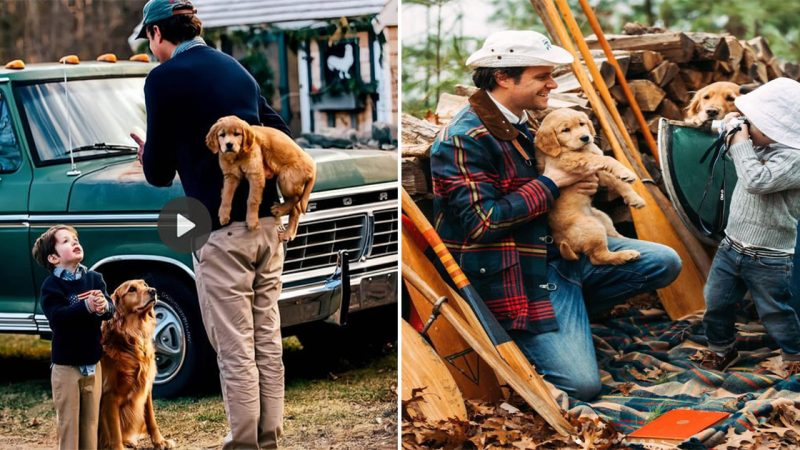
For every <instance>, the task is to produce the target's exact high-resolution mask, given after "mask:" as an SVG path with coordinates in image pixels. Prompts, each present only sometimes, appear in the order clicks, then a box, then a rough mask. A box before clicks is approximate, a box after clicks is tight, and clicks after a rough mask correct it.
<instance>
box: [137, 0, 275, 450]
mask: <svg viewBox="0 0 800 450" xmlns="http://www.w3.org/2000/svg"><path fill="white" fill-rule="evenodd" d="M195 13H196V10H195V8H194V6H193V5H192V4H191V3H189V2H188V1H183V0H150V1H149V2H147V4H146V5H145V6H144V21H143V22H144V25H143V26H142V32H141V33H140V35H139V36H140V37H147V39H148V40H149V41H150V50H152V52H153V54H154V55H155V56H156V58H157V59H158V60H159V61H160V62H161V65H159V66H158V67H156V68H155V69H153V70H152V71H151V72H150V74H149V75H148V77H147V81H146V82H145V87H144V90H145V103H146V106H147V140H146V142H141V140H140V139H139V142H140V143H139V145H140V150H141V151H142V153H141V161H142V165H143V167H144V174H145V177H146V178H147V181H148V182H149V183H150V184H153V185H155V186H169V185H170V184H171V183H172V180H173V179H174V178H175V173H176V171H177V173H178V176H179V177H180V180H181V184H182V185H183V189H184V191H185V193H186V195H187V196H190V197H193V198H195V199H197V200H199V201H200V202H201V203H203V205H205V207H206V208H207V209H208V210H209V211H217V210H218V209H219V205H220V195H221V192H222V184H223V177H222V172H221V170H220V168H219V163H218V159H217V156H216V155H214V154H212V153H211V151H210V150H209V149H208V148H206V145H205V136H206V134H207V133H208V130H209V129H210V128H211V125H213V124H214V122H216V120H217V119H219V118H220V117H223V116H228V115H236V116H238V117H240V118H241V119H243V120H245V121H246V122H248V123H250V124H253V125H257V124H263V125H265V126H271V127H274V128H278V129H280V130H282V131H284V132H285V133H286V134H289V130H288V127H287V126H286V124H285V123H284V122H283V121H282V120H281V119H280V117H279V116H278V115H277V114H275V112H274V111H272V110H271V109H269V107H268V106H267V105H266V101H265V100H264V99H263V97H261V96H260V92H259V87H258V84H257V83H256V81H255V79H253V77H252V76H251V75H250V74H249V73H248V72H247V71H246V70H245V69H244V68H243V67H242V66H241V65H240V64H239V63H238V62H237V61H236V60H235V59H233V58H231V57H230V56H228V55H226V54H224V53H222V52H220V51H218V50H216V49H213V48H211V47H208V46H206V45H205V42H204V41H203V39H202V38H200V32H201V30H202V24H201V22H200V20H199V19H198V18H197V16H196V15H195ZM134 139H137V138H135V137H134ZM248 188H249V187H248V185H247V182H246V180H243V181H242V183H241V184H240V186H239V188H238V189H237V191H236V193H235V195H234V198H233V208H232V210H231V223H230V224H229V225H227V226H225V227H221V226H220V224H219V219H218V218H217V215H216V214H211V217H212V230H213V231H212V233H211V235H210V236H209V238H208V241H207V242H206V244H205V245H204V246H203V247H202V248H201V249H200V251H198V252H195V257H196V259H194V271H195V275H196V282H197V293H198V298H199V301H200V310H201V314H202V317H203V324H204V326H205V329H206V332H207V334H208V338H209V341H210V342H211V345H212V346H213V347H214V350H216V352H217V363H218V365H219V371H220V382H221V385H222V393H223V399H224V402H225V411H226V413H227V415H228V422H229V424H230V427H231V433H230V434H229V435H228V436H226V438H225V440H224V443H223V448H224V449H233V448H261V449H263V448H277V439H278V437H279V436H280V434H281V430H282V423H283V396H284V369H283V361H282V347H281V330H280V315H279V312H278V297H279V295H280V291H281V279H280V276H281V271H282V270H283V257H284V250H283V245H282V242H280V240H279V238H278V230H277V226H278V225H279V224H280V223H279V222H277V221H276V220H275V218H274V217H272V214H271V213H270V210H269V209H270V206H271V205H272V204H273V203H274V202H275V201H276V200H277V198H278V196H277V188H276V184H275V179H274V178H273V179H272V180H267V184H266V187H265V189H264V198H263V201H262V202H261V208H260V211H259V217H260V228H259V229H258V230H253V231H250V230H248V229H247V227H246V225H245V223H244V220H245V212H246V210H247V204H246V199H247V192H248Z"/></svg>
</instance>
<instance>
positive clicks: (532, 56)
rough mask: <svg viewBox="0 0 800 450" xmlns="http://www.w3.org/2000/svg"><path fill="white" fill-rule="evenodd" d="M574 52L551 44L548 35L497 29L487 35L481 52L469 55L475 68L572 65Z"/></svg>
mask: <svg viewBox="0 0 800 450" xmlns="http://www.w3.org/2000/svg"><path fill="white" fill-rule="evenodd" d="M571 62H572V55H571V54H570V53H569V52H568V51H566V50H564V49H563V48H561V47H559V46H557V45H553V44H551V43H550V39H548V38H547V36H545V35H543V34H541V33H537V32H535V31H516V30H507V31H498V32H496V33H492V34H491V35H489V37H487V38H486V41H485V42H484V43H483V47H481V48H480V49H479V50H478V51H476V52H475V53H473V54H472V55H470V56H469V58H467V65H468V66H469V67H471V68H473V69H474V68H476V67H530V66H556V65H558V64H569V63H571Z"/></svg>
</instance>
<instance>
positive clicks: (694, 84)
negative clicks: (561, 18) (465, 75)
mask: <svg viewBox="0 0 800 450" xmlns="http://www.w3.org/2000/svg"><path fill="white" fill-rule="evenodd" d="M624 31H625V32H626V33H628V34H622V35H606V39H607V40H608V42H609V45H610V46H611V48H612V49H613V50H614V56H615V58H616V59H617V61H618V62H619V65H620V68H621V69H622V72H623V73H624V74H625V78H626V80H627V81H628V85H629V86H630V88H631V90H632V91H633V93H634V96H635V98H636V102H637V104H638V105H639V108H640V109H641V110H642V113H643V114H644V116H645V118H646V120H647V123H648V128H650V132H651V133H652V134H653V136H655V135H656V134H657V132H658V120H659V119H660V118H661V117H665V118H667V119H672V120H682V119H683V115H684V110H685V108H686V107H687V106H688V104H689V102H690V101H691V98H692V95H693V94H694V92H695V91H697V90H699V89H700V88H702V87H704V86H706V85H708V84H711V83H714V82H717V81H731V82H733V83H736V84H739V85H742V86H745V89H753V88H755V87H757V86H758V85H760V84H763V83H766V82H767V81H769V80H772V79H774V78H777V77H781V76H784V77H789V78H793V79H800V66H798V65H797V64H794V63H788V62H781V61H779V60H778V59H777V58H776V57H775V56H774V55H773V53H772V51H771V50H770V48H769V45H768V43H767V41H766V39H764V38H763V37H756V38H754V39H750V40H743V39H737V38H736V37H734V36H731V35H720V34H712V33H701V32H670V31H663V30H660V29H653V28H645V27H642V26H640V25H638V24H627V25H626V26H625V27H624ZM586 43H587V44H588V46H589V48H591V49H593V50H592V54H593V56H594V59H595V62H596V63H597V65H598V67H599V68H600V74H601V76H602V77H603V79H604V81H605V82H606V84H607V85H608V86H609V87H610V90H611V94H612V96H613V97H614V100H615V101H616V102H617V106H618V108H619V112H620V114H621V115H622V118H623V120H624V122H625V125H626V128H627V129H628V131H629V132H630V133H631V136H632V137H633V138H634V144H639V147H640V148H641V149H642V150H643V151H642V153H643V154H644V155H645V156H647V153H649V152H648V151H646V150H645V149H646V147H645V145H644V139H643V136H642V134H641V130H640V129H639V124H638V122H637V121H636V119H635V117H634V114H633V112H632V110H631V108H630V106H629V105H628V101H627V99H626V98H625V96H624V94H623V91H622V89H621V87H620V86H619V85H618V83H617V79H616V73H615V71H614V68H613V66H612V65H611V64H610V63H609V62H608V61H607V60H606V57H605V55H604V54H603V51H602V50H601V49H600V48H601V47H600V44H599V43H598V42H597V39H596V38H595V37H594V36H589V37H587V38H586ZM553 76H554V78H555V79H556V81H557V82H558V84H559V87H558V88H557V89H556V90H555V91H554V92H552V93H551V99H550V102H549V106H550V108H561V107H573V108H577V109H581V110H583V111H584V112H586V113H588V114H589V115H590V116H592V115H593V113H592V111H591V107H590V106H589V105H588V101H587V100H586V97H585V96H584V94H583V93H582V92H581V88H580V85H579V84H578V82H577V79H576V78H575V75H574V74H573V73H572V69H571V67H570V66H569V65H565V66H559V67H557V68H556V70H555V71H554V72H553ZM473 90H474V88H473V87H466V86H458V87H457V88H456V89H455V91H454V93H453V94H443V95H442V98H441V99H440V102H439V105H438V106H437V109H436V111H435V113H432V114H430V115H429V117H428V118H427V120H420V119H417V118H414V117H411V116H409V115H403V117H402V144H403V145H402V149H403V165H402V170H403V187H404V188H405V189H406V190H407V191H408V192H409V193H410V194H412V195H415V194H417V195H423V194H430V172H429V170H430V169H429V162H428V159H427V155H428V152H429V149H430V144H431V143H432V138H433V137H434V136H435V134H436V131H437V130H438V129H439V128H440V127H441V126H443V125H445V124H446V123H447V122H448V121H449V120H450V119H451V118H452V116H453V115H454V114H455V113H456V112H458V110H459V109H461V108H462V107H463V106H465V105H466V104H467V97H468V96H469V95H470V94H471V93H472V92H473ZM549 111H550V109H548V110H545V111H535V112H533V113H534V114H532V115H533V116H534V117H535V118H537V119H541V117H543V116H544V115H546V114H547V113H548V112H549ZM597 129H598V130H599V128H597ZM637 138H639V140H641V142H637ZM601 147H603V148H604V150H606V151H609V150H610V149H609V148H608V146H607V145H606V146H604V145H603V143H601ZM646 162H647V161H646ZM653 164H654V162H653V163H652V164H648V166H649V167H648V168H653V169H654V168H655V167H654V166H653ZM653 171H654V170H651V174H653V175H654V177H656V178H657V174H655V173H652V172H653ZM623 209H624V208H623ZM619 218H620V220H625V214H622V215H621V217H619Z"/></svg>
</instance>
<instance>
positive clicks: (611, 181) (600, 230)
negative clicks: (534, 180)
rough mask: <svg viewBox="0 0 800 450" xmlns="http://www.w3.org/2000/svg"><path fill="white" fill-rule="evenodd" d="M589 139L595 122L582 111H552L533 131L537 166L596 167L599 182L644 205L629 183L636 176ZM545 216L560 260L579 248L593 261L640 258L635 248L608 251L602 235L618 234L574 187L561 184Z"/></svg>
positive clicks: (638, 205)
mask: <svg viewBox="0 0 800 450" xmlns="http://www.w3.org/2000/svg"><path fill="white" fill-rule="evenodd" d="M594 138H595V131H594V126H592V122H591V121H590V120H589V117H588V116H587V115H586V114H584V113H582V112H580V111H575V110H572V109H569V108H562V109H557V110H555V111H553V112H551V113H550V114H548V115H547V116H546V117H545V118H544V120H543V121H542V124H541V126H540V127H539V130H538V131H537V133H536V140H535V142H536V149H537V151H536V163H537V166H538V168H539V171H540V172H543V171H544V168H545V166H546V165H548V164H555V165H556V166H557V167H559V168H561V169H562V170H564V171H567V172H571V173H586V174H589V173H592V172H594V171H597V175H598V177H599V179H600V184H601V185H602V186H606V187H608V188H610V189H612V190H615V191H617V192H619V194H620V195H621V196H622V198H623V199H624V200H625V203H626V204H628V205H629V206H632V207H634V208H642V207H644V204H645V203H644V200H643V199H642V198H641V197H640V196H639V195H638V194H637V193H636V192H635V191H634V190H633V188H631V186H630V183H632V182H633V181H635V180H636V175H635V174H634V173H633V172H631V171H630V170H629V169H628V168H626V167H625V166H623V165H622V164H621V163H620V162H619V161H617V160H616V159H614V158H611V157H609V156H605V155H603V151H602V150H600V149H599V148H598V147H597V146H596V145H595V144H594ZM547 219H548V223H549V225H550V229H551V232H552V233H553V240H554V242H555V244H556V245H557V246H558V249H559V251H560V252H561V256H562V257H563V258H564V259H567V260H572V261H574V260H577V259H578V253H583V254H585V255H586V256H588V258H589V261H591V263H592V264H595V265H597V264H614V265H619V264H624V263H626V262H629V261H633V260H635V259H638V258H639V252H637V251H636V250H622V251H618V252H612V251H609V249H608V238H607V236H615V237H619V236H620V234H619V233H618V232H617V230H616V229H614V224H613V222H612V221H611V218H610V217H608V216H607V215H606V214H605V213H604V212H602V211H600V210H598V209H595V208H592V198H591V197H590V196H588V195H585V194H581V193H579V192H578V191H577V188H576V187H575V186H568V187H566V188H564V189H561V195H560V196H559V197H558V199H557V200H556V202H555V205H554V206H553V209H552V210H551V211H550V213H549V214H548V218H547Z"/></svg>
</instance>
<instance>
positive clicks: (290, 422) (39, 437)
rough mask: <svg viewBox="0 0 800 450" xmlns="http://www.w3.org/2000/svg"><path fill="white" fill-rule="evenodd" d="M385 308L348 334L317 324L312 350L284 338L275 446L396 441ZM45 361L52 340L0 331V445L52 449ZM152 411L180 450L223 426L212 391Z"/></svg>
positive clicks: (393, 340) (391, 335) (393, 351)
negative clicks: (280, 427) (280, 423)
mask: <svg viewBox="0 0 800 450" xmlns="http://www.w3.org/2000/svg"><path fill="white" fill-rule="evenodd" d="M392 315H394V316H396V312H394V311H381V312H379V313H376V314H367V315H365V316H364V317H361V318H359V317H358V316H357V315H354V316H353V317H352V319H353V320H352V322H351V325H352V327H351V328H350V329H349V330H347V331H346V332H341V331H339V330H333V329H329V328H319V329H318V328H315V329H313V330H311V332H312V333H323V334H322V337H324V338H325V339H313V348H311V347H312V345H307V348H301V345H302V344H300V342H299V341H298V340H297V339H296V338H287V339H285V340H284V341H285V342H284V349H285V350H284V362H285V364H286V411H285V423H284V433H285V434H284V436H283V438H282V439H281V448H286V449H309V448H314V449H363V448H387V449H388V448H391V449H395V448H397V394H396V392H397V337H396V325H395V323H396V319H395V321H393V322H389V317H388V316H392ZM376 323H384V324H386V323H390V324H391V325H390V326H383V327H376V326H375V324H376ZM392 330H394V331H392ZM318 337H319V336H318ZM308 341H309V342H312V339H310V338H309V339H308ZM321 342H323V343H324V344H323V345H320V343H321ZM49 358H50V343H49V341H43V340H40V339H38V338H37V337H35V336H25V335H0V449H19V448H25V449H45V448H47V449H52V448H55V446H56V443H57V436H56V420H55V411H54V409H53V403H52V398H51V392H50V370H49ZM211 385H212V386H213V385H214V383H211ZM156 418H157V419H158V422H159V425H160V426H161V431H162V433H163V434H164V435H165V436H166V437H167V438H169V439H173V440H175V442H176V443H177V445H178V448H184V449H201V448H219V446H220V444H221V442H222V438H223V437H224V436H225V434H226V433H227V432H228V427H227V422H226V419H225V410H224V408H223V406H222V397H221V396H220V394H219V389H218V388H216V389H213V388H212V390H211V391H210V392H207V393H205V394H200V395H197V396H194V397H182V398H178V399H172V400H156ZM138 448H140V449H142V448H151V447H150V441H149V439H147V438H146V437H143V438H142V440H141V441H140V442H139V447H138Z"/></svg>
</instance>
